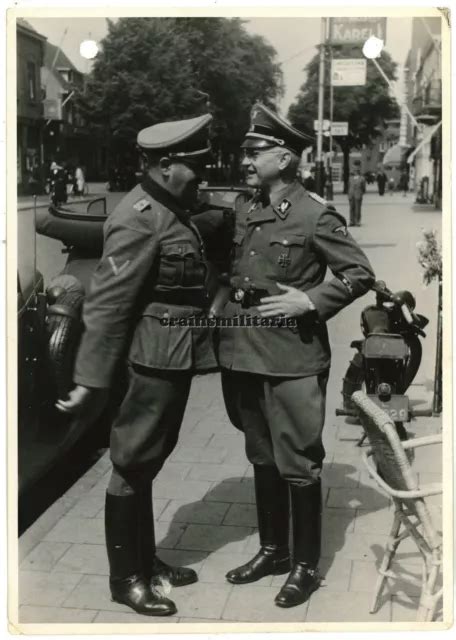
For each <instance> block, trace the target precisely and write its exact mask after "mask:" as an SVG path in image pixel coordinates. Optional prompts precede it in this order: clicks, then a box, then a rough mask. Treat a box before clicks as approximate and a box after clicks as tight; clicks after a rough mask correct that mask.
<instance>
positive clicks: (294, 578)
mask: <svg viewBox="0 0 456 640" xmlns="http://www.w3.org/2000/svg"><path fill="white" fill-rule="evenodd" d="M290 496H291V517H292V523H293V565H292V569H291V573H290V575H289V576H288V578H287V580H286V582H285V584H284V585H283V587H282V588H281V590H280V592H279V593H278V595H277V596H276V598H275V603H276V605H278V606H279V607H295V606H296V605H298V604H301V603H303V602H306V600H308V599H309V598H310V596H311V594H312V593H313V592H314V591H316V590H317V589H318V587H319V586H320V582H321V578H320V576H319V574H318V570H317V565H318V561H319V559H320V548H321V482H320V479H318V480H317V481H316V482H314V483H313V484H309V485H299V484H290Z"/></svg>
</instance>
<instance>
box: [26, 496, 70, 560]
mask: <svg viewBox="0 0 456 640" xmlns="http://www.w3.org/2000/svg"><path fill="white" fill-rule="evenodd" d="M74 504H75V500H74V498H67V497H66V495H65V496H62V497H61V498H59V500H57V501H56V502H54V504H53V505H51V506H50V507H49V509H47V510H46V511H45V512H44V513H43V514H42V515H41V516H40V517H39V518H38V519H37V520H36V521H35V522H34V523H33V525H32V526H31V527H29V528H28V529H27V531H24V533H23V534H22V535H21V536H20V538H19V549H18V551H19V554H18V555H19V562H22V560H24V559H25V557H26V556H27V555H28V554H29V553H30V552H31V551H32V549H34V548H35V547H36V546H37V544H39V543H40V542H41V541H42V540H43V539H44V537H45V535H46V534H47V533H48V532H49V531H50V530H51V529H52V528H53V527H54V526H55V525H56V524H57V523H58V522H59V521H60V519H61V518H63V517H64V516H65V514H66V513H68V511H69V509H71V508H72V507H73V506H74Z"/></svg>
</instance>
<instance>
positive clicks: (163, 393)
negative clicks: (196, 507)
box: [74, 177, 216, 475]
mask: <svg viewBox="0 0 456 640" xmlns="http://www.w3.org/2000/svg"><path fill="white" fill-rule="evenodd" d="M207 271H208V265H207V262H206V258H205V253H204V246H203V243H202V239H201V236H200V234H199V232H198V230H197V228H196V227H195V225H194V224H193V223H192V222H191V220H190V214H189V213H188V212H187V211H184V210H183V209H182V208H181V207H180V206H179V205H178V203H177V202H176V201H175V200H174V199H173V198H172V196H171V195H170V194H168V192H167V191H166V190H164V189H162V188H161V187H160V186H159V185H158V184H157V183H155V182H154V181H153V180H151V179H150V178H149V177H148V178H146V179H145V181H144V182H143V183H142V184H141V185H138V186H136V187H135V188H134V189H133V190H132V191H131V192H130V193H129V194H127V195H126V196H125V198H124V199H123V200H122V201H121V202H120V203H119V205H118V206H117V207H116V209H115V210H114V211H113V212H112V213H111V215H110V216H109V218H108V220H107V221H106V223H105V227H104V249H103V255H102V257H101V260H100V262H99V264H98V267H97V269H96V271H95V273H94V276H93V278H92V282H91V288H90V291H89V294H88V297H87V300H86V302H85V305H84V310H83V322H84V327H85V331H84V334H83V337H82V341H81V345H80V348H79V351H78V355H77V359H76V366H75V374H74V381H75V382H76V383H77V384H80V385H83V386H87V387H95V388H106V387H109V386H110V385H111V381H112V378H113V376H114V375H115V373H116V371H117V366H118V364H119V361H122V359H126V360H127V362H128V379H129V381H128V391H127V394H126V396H125V398H124V400H123V403H122V406H121V408H120V411H119V414H118V416H117V418H116V420H115V421H114V424H113V427H112V431H111V458H112V460H113V463H114V464H115V465H117V466H118V467H119V468H137V467H144V466H145V465H147V466H148V467H149V469H153V475H155V474H156V473H158V470H159V469H160V467H161V465H162V464H163V462H164V460H165V459H166V457H167V455H169V453H170V451H171V450H172V448H173V447H174V445H175V443H176V441H177V436H178V431H179V428H180V424H181V421H182V416H183V412H184V409H185V404H186V400H187V397H188V393H189V389H190V380H191V377H192V375H193V373H194V372H196V371H201V370H207V369H209V368H212V367H214V366H215V365H216V360H215V356H214V352H213V346H212V336H211V333H210V330H209V329H208V328H205V327H194V328H193V327H191V326H186V325H185V322H186V320H185V319H188V318H189V316H197V317H204V315H205V307H207V305H208V302H209V300H208V293H207V290H206V278H207ZM170 319H171V320H172V319H175V320H176V319H177V320H176V324H177V326H169V323H168V321H169V320H170ZM180 319H182V322H180Z"/></svg>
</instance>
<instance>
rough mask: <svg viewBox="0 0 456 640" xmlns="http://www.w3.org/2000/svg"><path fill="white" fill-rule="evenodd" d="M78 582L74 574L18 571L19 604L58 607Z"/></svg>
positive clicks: (76, 575)
mask: <svg viewBox="0 0 456 640" xmlns="http://www.w3.org/2000/svg"><path fill="white" fill-rule="evenodd" d="M80 580H81V576H80V575H78V574H76V573H68V572H67V573H46V572H44V571H20V572H19V604H21V605H22V604H24V605H25V604H31V605H43V606H54V607H56V606H57V607H58V606H59V605H62V604H63V602H64V600H65V599H66V598H67V597H68V596H69V595H70V593H71V592H72V591H73V589H74V588H75V587H76V585H77V584H78V583H79V582H80ZM92 608H93V607H92Z"/></svg>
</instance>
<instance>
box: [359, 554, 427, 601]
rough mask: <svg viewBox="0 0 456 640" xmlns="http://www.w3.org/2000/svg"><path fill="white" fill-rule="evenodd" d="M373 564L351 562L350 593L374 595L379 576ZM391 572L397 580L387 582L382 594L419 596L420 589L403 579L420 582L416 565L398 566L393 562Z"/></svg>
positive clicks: (401, 564) (419, 574)
mask: <svg viewBox="0 0 456 640" xmlns="http://www.w3.org/2000/svg"><path fill="white" fill-rule="evenodd" d="M377 566H378V565H377V564H376V563H375V562H360V561H359V560H355V561H354V562H353V571H352V575H351V580H350V591H367V592H368V593H372V594H373V593H374V590H375V585H376V582H377V579H378V576H379V573H378V570H377ZM391 570H392V571H394V573H395V574H396V575H397V579H391V580H387V582H386V585H385V587H384V593H386V594H395V595H408V596H419V595H420V587H419V586H416V585H413V584H408V583H407V582H405V580H404V579H403V577H413V578H415V579H418V580H419V581H420V582H421V568H420V567H419V565H416V564H407V563H404V562H401V563H400V564H398V563H396V562H393V563H392V565H391Z"/></svg>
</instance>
